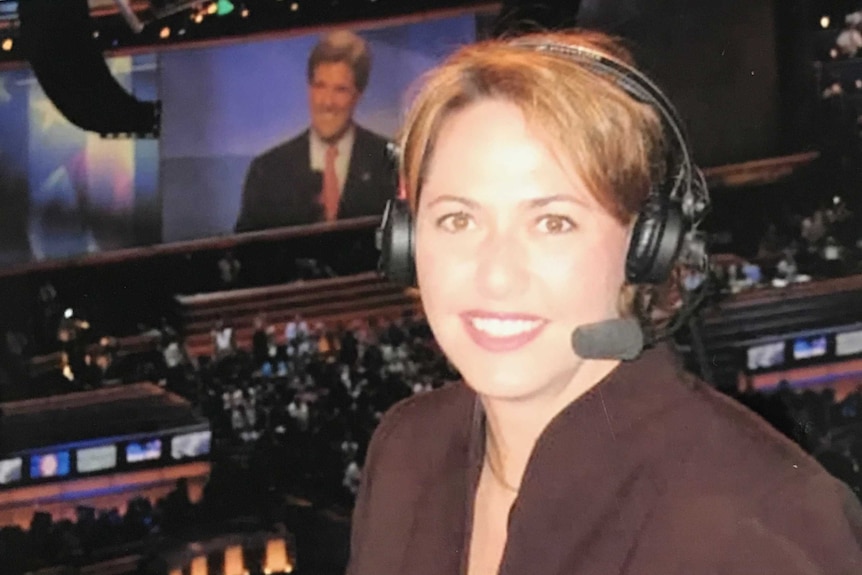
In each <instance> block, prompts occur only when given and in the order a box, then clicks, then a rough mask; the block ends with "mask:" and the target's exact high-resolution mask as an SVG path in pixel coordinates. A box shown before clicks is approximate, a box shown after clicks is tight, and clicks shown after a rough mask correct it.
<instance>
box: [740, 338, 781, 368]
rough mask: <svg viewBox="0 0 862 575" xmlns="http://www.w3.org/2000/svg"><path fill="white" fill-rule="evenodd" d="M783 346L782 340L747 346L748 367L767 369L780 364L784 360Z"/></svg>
mask: <svg viewBox="0 0 862 575" xmlns="http://www.w3.org/2000/svg"><path fill="white" fill-rule="evenodd" d="M784 347H785V346H784V342H783V341H776V342H772V343H767V344H764V345H757V346H754V347H749V348H748V364H747V365H748V369H751V370H755V369H767V368H770V367H777V366H779V365H782V364H783V363H784V362H785V360H786V358H785V355H784Z"/></svg>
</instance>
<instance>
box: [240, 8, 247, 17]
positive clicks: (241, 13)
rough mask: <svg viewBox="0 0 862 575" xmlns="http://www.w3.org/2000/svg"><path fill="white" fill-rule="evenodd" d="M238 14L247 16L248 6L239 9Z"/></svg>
mask: <svg viewBox="0 0 862 575" xmlns="http://www.w3.org/2000/svg"><path fill="white" fill-rule="evenodd" d="M239 15H240V16H242V17H243V18H248V15H249V11H248V8H246V7H245V6H243V7H242V11H240V13H239Z"/></svg>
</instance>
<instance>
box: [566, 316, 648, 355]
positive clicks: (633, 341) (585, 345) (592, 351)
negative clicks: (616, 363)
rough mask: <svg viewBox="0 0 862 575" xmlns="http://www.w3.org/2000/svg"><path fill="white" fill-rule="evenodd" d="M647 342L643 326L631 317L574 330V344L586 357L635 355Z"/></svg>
mask: <svg viewBox="0 0 862 575" xmlns="http://www.w3.org/2000/svg"><path fill="white" fill-rule="evenodd" d="M644 345H645V337H644V332H643V329H641V326H640V323H639V322H638V321H637V320H635V319H631V318H625V319H623V318H618V319H609V320H606V321H600V322H598V323H592V324H587V325H583V326H581V327H579V328H577V329H576V330H575V331H574V333H573V334H572V347H573V348H574V350H575V353H577V354H578V355H579V356H580V357H582V358H584V359H622V360H630V359H635V358H636V357H638V356H639V355H640V353H641V352H642V351H643V348H644Z"/></svg>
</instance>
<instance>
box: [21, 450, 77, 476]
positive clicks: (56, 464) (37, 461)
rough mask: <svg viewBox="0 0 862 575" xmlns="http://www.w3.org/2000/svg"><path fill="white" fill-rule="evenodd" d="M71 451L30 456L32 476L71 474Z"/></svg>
mask: <svg viewBox="0 0 862 575" xmlns="http://www.w3.org/2000/svg"><path fill="white" fill-rule="evenodd" d="M69 461H70V457H69V452H68V451H57V452H55V453H43V454H41V455H33V456H32V457H30V478H31V479H44V478H48V477H65V476H66V475H69Z"/></svg>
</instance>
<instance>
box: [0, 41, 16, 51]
mask: <svg viewBox="0 0 862 575" xmlns="http://www.w3.org/2000/svg"><path fill="white" fill-rule="evenodd" d="M13 46H15V42H13V41H12V38H6V39H5V40H3V44H0V48H3V51H4V52H11V51H12V47H13Z"/></svg>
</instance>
